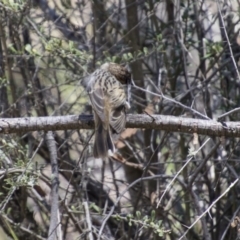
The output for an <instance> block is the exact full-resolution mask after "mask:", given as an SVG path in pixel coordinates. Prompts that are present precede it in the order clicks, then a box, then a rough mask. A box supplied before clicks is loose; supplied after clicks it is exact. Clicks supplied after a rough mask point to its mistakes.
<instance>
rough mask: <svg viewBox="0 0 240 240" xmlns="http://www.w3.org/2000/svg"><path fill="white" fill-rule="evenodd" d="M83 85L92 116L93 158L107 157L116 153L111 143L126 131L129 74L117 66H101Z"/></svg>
mask: <svg viewBox="0 0 240 240" xmlns="http://www.w3.org/2000/svg"><path fill="white" fill-rule="evenodd" d="M83 85H84V87H85V88H86V90H87V92H88V95H89V97H90V101H91V105H92V109H93V115H94V123H95V139H94V144H93V156H94V158H97V159H98V158H102V159H104V158H108V157H110V156H113V154H114V153H115V151H116V150H115V146H114V141H116V140H117V139H118V137H119V135H120V134H121V132H122V131H123V130H124V129H125V124H126V110H127V109H129V108H130V103H129V101H130V100H129V98H128V97H127V95H128V94H127V93H126V87H127V86H130V85H131V73H130V72H129V71H128V69H127V68H126V67H124V66H122V65H120V64H116V63H112V62H109V63H104V64H103V65H101V66H100V68H98V69H97V70H95V71H94V72H93V73H92V74H91V75H90V76H88V77H86V78H84V80H83ZM127 90H128V91H127V92H129V87H128V88H127Z"/></svg>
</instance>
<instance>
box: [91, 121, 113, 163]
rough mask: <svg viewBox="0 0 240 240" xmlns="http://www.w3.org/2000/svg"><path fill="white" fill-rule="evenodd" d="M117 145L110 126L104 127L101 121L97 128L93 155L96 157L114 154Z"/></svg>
mask: <svg viewBox="0 0 240 240" xmlns="http://www.w3.org/2000/svg"><path fill="white" fill-rule="evenodd" d="M114 152H115V147H114V144H113V141H112V138H111V133H110V129H109V127H108V128H106V127H104V125H103V123H102V122H101V121H99V122H98V125H97V126H96V129H95V141H94V145H93V156H94V157H95V158H106V157H108V156H111V155H113V153H114Z"/></svg>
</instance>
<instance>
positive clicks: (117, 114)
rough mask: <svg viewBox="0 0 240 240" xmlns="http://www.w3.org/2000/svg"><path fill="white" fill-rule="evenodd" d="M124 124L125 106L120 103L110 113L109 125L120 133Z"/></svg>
mask: <svg viewBox="0 0 240 240" xmlns="http://www.w3.org/2000/svg"><path fill="white" fill-rule="evenodd" d="M125 124H126V112H125V106H124V105H121V106H119V107H118V108H115V109H113V110H112V111H111V113H110V125H111V127H112V128H113V130H114V131H115V132H116V133H121V132H122V131H123V130H124V128H125Z"/></svg>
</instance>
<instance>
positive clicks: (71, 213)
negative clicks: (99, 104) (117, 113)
mask: <svg viewBox="0 0 240 240" xmlns="http://www.w3.org/2000/svg"><path fill="white" fill-rule="evenodd" d="M239 7H240V2H239V1H238V0H232V1H227V0H224V1H220V0H219V1H208V0H202V1H195V0H188V1H186V0H181V1H180V0H162V1H158V0H147V1H143V0H138V1H136V0H119V1H115V0H109V1H107V0H92V1H90V0H89V1H84V0H48V1H47V0H35V1H32V0H15V1H13V0H2V1H1V3H0V117H2V118H6V117H7V118H13V117H31V116H57V115H61V116H64V115H71V114H76V115H79V114H91V107H90V104H89V99H88V97H87V95H86V93H85V91H84V89H83V88H82V87H81V79H82V78H83V77H84V76H87V75H88V74H90V73H92V72H93V71H94V70H95V69H96V68H97V67H99V66H100V65H101V64H102V63H105V62H117V63H121V64H124V65H127V66H128V67H129V68H130V69H131V72H132V76H133V79H134V82H135V84H136V85H137V86H138V87H140V88H142V89H145V90H148V92H144V91H141V90H140V89H133V91H132V101H131V110H130V111H129V113H133V114H134V113H143V114H150V115H151V114H162V115H173V116H186V117H191V118H195V117H196V118H198V117H197V116H195V115H194V113H193V112H191V111H188V112H187V111H185V110H184V109H183V108H181V107H180V106H179V105H176V104H174V103H173V102H171V101H167V99H163V98H162V97H161V94H164V95H165V96H167V97H169V98H173V99H174V100H176V101H178V102H180V103H182V104H184V105H186V106H189V107H191V108H193V109H195V110H197V111H199V112H200V113H202V114H204V115H206V116H207V117H209V118H211V119H216V118H218V117H219V116H220V115H222V114H224V113H226V112H228V111H230V110H233V109H235V108H238V107H239V105H240V95H239V91H240V78H239V73H238V67H239V64H238V62H239V57H240V47H239V43H240V38H239V27H240V25H239V14H240V8H239ZM151 92H153V93H158V94H159V93H160V94H159V96H156V95H152V94H151ZM221 120H222V121H239V113H238V112H235V113H234V114H229V115H227V116H226V117H224V118H222V119H221ZM92 136H93V131H90V130H83V129H80V130H75V131H72V130H71V131H70V130H69V131H58V132H55V141H56V144H57V148H58V162H59V169H60V174H59V187H60V189H59V209H60V221H61V229H62V239H66V240H70V239H71V240H72V239H97V238H98V236H99V229H100V227H101V225H102V222H103V220H104V217H105V216H106V214H108V213H109V210H110V209H111V207H112V206H113V204H114V202H115V201H116V199H117V198H118V197H119V201H118V202H117V205H116V207H115V209H114V212H113V213H112V214H111V217H110V218H109V220H108V221H107V224H106V226H105V228H104V230H103V234H102V237H101V238H102V239H144V240H145V239H171V240H175V239H179V238H181V236H183V235H184V234H185V233H186V231H187V230H188V226H190V225H191V224H192V223H193V222H194V221H195V220H196V219H197V218H198V217H199V216H200V215H201V214H203V212H204V211H206V210H207V209H208V208H209V207H210V205H211V204H212V203H213V202H214V201H215V200H216V199H217V198H218V197H219V196H220V195H221V194H222V193H224V192H225V191H226V190H227V189H228V188H229V187H230V184H231V183H232V182H233V181H234V180H235V179H237V178H238V177H239V171H240V166H239V160H240V159H239V154H240V147H239V146H240V145H239V139H238V138H228V139H225V138H221V139H219V138H214V137H213V138H210V139H209V137H206V136H198V135H190V134H189V135H188V134H179V133H174V132H170V131H169V132H163V131H156V130H141V129H126V130H125V131H124V132H123V134H122V136H121V139H120V140H119V142H118V143H117V148H118V149H119V151H118V153H119V154H120V155H119V154H118V156H116V157H115V158H114V159H112V160H109V162H102V161H101V160H95V159H93V158H92V148H91V147H92ZM201 146H203V147H201ZM200 147H201V148H200ZM187 161H189V162H188V164H186V163H187ZM184 164H186V167H185V168H183V169H182V167H183V166H184ZM0 167H1V169H0V225H1V229H0V238H1V239H24V240H27V239H31V240H32V239H45V238H47V233H48V226H49V212H50V206H51V197H50V192H51V187H50V186H51V185H50V183H51V167H50V159H49V151H48V148H47V145H46V142H45V135H44V132H32V133H26V134H21V135H20V134H11V135H8V134H5V135H3V134H2V135H1V136H0ZM177 173H178V175H177V176H176V174H177ZM174 176H176V179H175V180H174V181H172V180H173V177H174ZM136 180H137V183H136V182H135V181H136ZM171 181H172V182H171ZM135 183H136V184H135ZM123 191H125V192H124V194H122V193H123ZM239 191H240V186H239V184H238V183H237V184H236V185H235V186H234V187H233V188H231V189H230V191H228V192H227V193H226V194H225V195H224V196H222V197H221V198H220V199H219V201H218V202H217V203H216V204H214V206H213V207H211V208H209V209H208V211H207V214H205V215H204V216H203V217H201V218H200V220H199V221H198V222H197V223H196V224H194V225H193V227H192V228H191V229H189V231H188V232H187V233H186V235H185V236H184V237H183V238H182V239H185V240H190V239H192V240H198V239H205V240H220V239H221V240H223V239H237V237H238V239H240V237H239V234H240V231H238V230H237V229H238V228H239V223H240V221H238V216H239V214H238V212H239V209H240V205H239V203H240V195H239ZM160 198H161V203H160V205H159V207H158V208H157V204H158V202H159V200H160ZM86 208H87V209H88V211H89V212H90V213H89V214H90V222H91V231H92V235H90V234H89V223H88V224H87V221H86V219H87V218H88V220H89V216H88V214H87V212H88V211H86ZM239 217H240V216H239ZM234 218H235V223H236V224H235V225H236V226H237V228H232V227H231V225H230V224H231V222H232V221H233V219H234ZM232 226H234V225H232Z"/></svg>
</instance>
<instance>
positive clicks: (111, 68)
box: [100, 62, 132, 84]
mask: <svg viewBox="0 0 240 240" xmlns="http://www.w3.org/2000/svg"><path fill="white" fill-rule="evenodd" d="M100 68H101V69H103V70H105V71H108V72H110V73H111V74H112V75H113V76H114V77H115V78H116V79H117V80H118V81H119V82H121V83H122V84H131V82H132V80H131V73H130V72H129V71H128V69H127V68H126V67H124V66H121V65H119V64H117V63H111V62H110V63H104V64H103V65H102V66H101V67H100Z"/></svg>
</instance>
